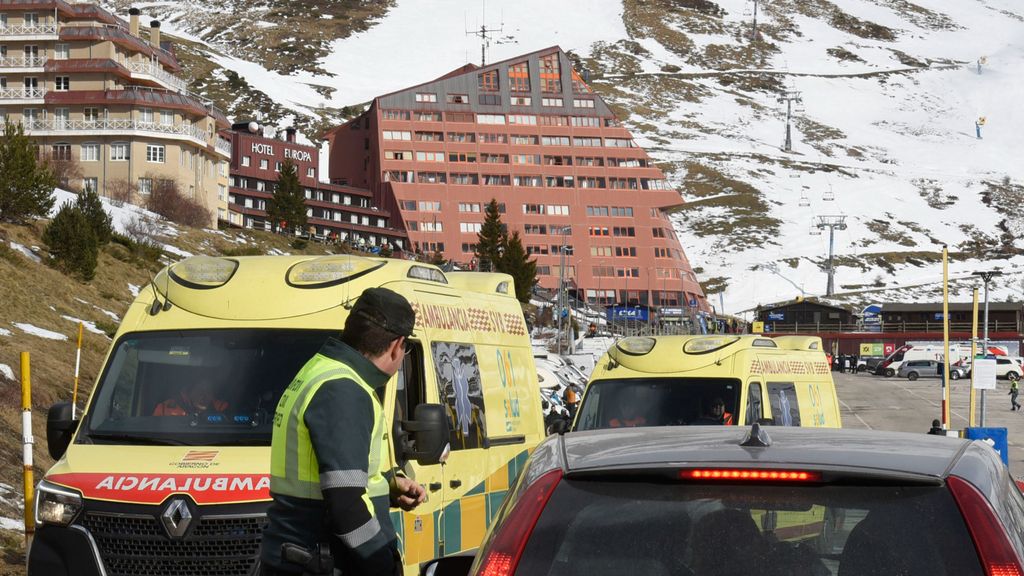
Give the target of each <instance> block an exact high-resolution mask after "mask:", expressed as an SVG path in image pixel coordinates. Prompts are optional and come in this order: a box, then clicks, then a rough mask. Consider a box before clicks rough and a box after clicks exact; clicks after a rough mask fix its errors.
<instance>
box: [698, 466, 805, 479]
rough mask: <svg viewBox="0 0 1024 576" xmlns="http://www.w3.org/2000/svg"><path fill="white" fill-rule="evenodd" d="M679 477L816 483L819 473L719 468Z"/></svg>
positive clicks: (700, 470)
mask: <svg viewBox="0 0 1024 576" xmlns="http://www.w3.org/2000/svg"><path fill="white" fill-rule="evenodd" d="M679 477H680V478H682V479H684V480H748V481H754V482H818V481H820V480H821V473H820V472H809V471H807V470H736V469H721V468H710V469H708V468H700V469H696V470H683V471H682V472H680V473H679Z"/></svg>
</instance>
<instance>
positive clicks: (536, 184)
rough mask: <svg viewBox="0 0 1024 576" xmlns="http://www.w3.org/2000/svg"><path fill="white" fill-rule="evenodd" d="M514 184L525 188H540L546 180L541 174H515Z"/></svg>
mask: <svg viewBox="0 0 1024 576" xmlns="http://www.w3.org/2000/svg"><path fill="white" fill-rule="evenodd" d="M512 185H513V186H523V187H525V188H540V187H542V186H543V185H544V180H543V179H542V178H541V177H540V176H513V177H512Z"/></svg>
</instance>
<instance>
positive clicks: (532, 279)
mask: <svg viewBox="0 0 1024 576" xmlns="http://www.w3.org/2000/svg"><path fill="white" fill-rule="evenodd" d="M498 271H499V272H504V273H505V274H508V275H510V276H512V279H513V280H515V283H516V298H517V299H518V300H519V301H520V302H522V303H524V304H527V303H529V302H530V295H531V294H533V286H534V284H536V283H537V261H536V260H531V259H530V255H529V254H527V253H526V248H524V247H523V241H522V239H521V238H519V231H518V230H517V231H513V232H512V235H511V236H508V237H507V239H506V240H505V245H504V251H503V253H502V255H501V259H500V260H499V261H498Z"/></svg>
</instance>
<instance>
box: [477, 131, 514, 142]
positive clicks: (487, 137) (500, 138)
mask: <svg viewBox="0 0 1024 576" xmlns="http://www.w3.org/2000/svg"><path fill="white" fill-rule="evenodd" d="M480 143H481V144H508V136H507V135H505V134H486V133H481V134H480Z"/></svg>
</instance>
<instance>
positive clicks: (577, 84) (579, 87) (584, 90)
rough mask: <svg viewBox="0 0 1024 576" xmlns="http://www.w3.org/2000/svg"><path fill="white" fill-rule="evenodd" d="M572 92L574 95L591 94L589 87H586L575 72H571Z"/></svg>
mask: <svg viewBox="0 0 1024 576" xmlns="http://www.w3.org/2000/svg"><path fill="white" fill-rule="evenodd" d="M572 91H573V92H575V93H576V94H590V93H591V92H592V90H591V89H590V86H587V84H586V82H584V81H583V78H580V75H579V74H577V73H576V71H575V70H573V71H572Z"/></svg>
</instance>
